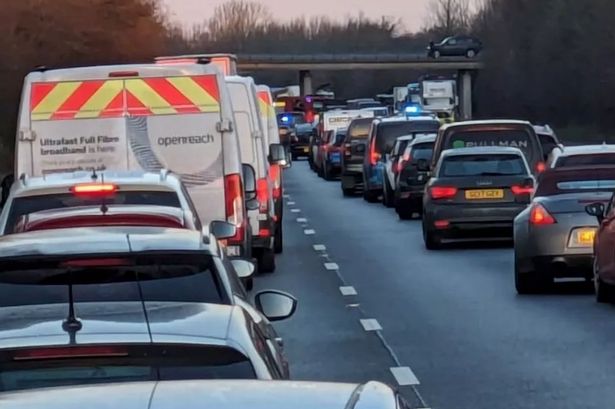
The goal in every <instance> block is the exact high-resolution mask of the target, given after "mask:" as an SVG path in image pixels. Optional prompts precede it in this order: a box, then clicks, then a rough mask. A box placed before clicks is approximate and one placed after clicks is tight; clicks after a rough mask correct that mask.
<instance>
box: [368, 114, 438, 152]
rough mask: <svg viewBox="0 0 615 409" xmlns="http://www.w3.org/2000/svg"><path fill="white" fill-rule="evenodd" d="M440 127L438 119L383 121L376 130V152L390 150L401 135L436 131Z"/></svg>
mask: <svg viewBox="0 0 615 409" xmlns="http://www.w3.org/2000/svg"><path fill="white" fill-rule="evenodd" d="M439 127H440V122H438V121H400V122H381V123H379V124H378V128H377V131H376V152H378V153H383V152H390V151H391V149H392V148H393V145H394V144H395V140H396V139H397V138H399V137H400V136H403V135H411V134H415V133H417V132H421V131H423V132H424V131H433V132H436V131H437V130H438V128H439Z"/></svg>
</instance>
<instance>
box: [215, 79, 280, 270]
mask: <svg viewBox="0 0 615 409" xmlns="http://www.w3.org/2000/svg"><path fill="white" fill-rule="evenodd" d="M225 78H226V84H227V86H228V90H229V93H230V95H231V101H232V106H233V112H234V114H235V124H236V128H237V135H238V136H239V147H240V150H241V160H242V161H243V163H246V164H249V165H251V166H252V167H253V168H254V170H255V172H256V178H257V184H256V185H257V186H256V191H257V192H256V197H257V202H258V206H250V207H249V208H248V218H249V220H250V226H251V227H252V253H253V255H254V256H255V257H256V258H257V260H258V268H259V271H261V272H271V271H274V270H275V254H274V242H273V233H274V228H275V222H274V219H275V214H274V205H273V186H272V184H271V182H270V180H269V162H268V155H267V150H268V149H267V146H266V145H265V135H264V132H263V129H262V126H261V117H260V113H259V107H258V102H257V96H256V86H255V84H254V80H253V79H252V78H250V77H240V76H227V77H225Z"/></svg>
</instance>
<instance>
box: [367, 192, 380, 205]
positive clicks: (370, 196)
mask: <svg viewBox="0 0 615 409" xmlns="http://www.w3.org/2000/svg"><path fill="white" fill-rule="evenodd" d="M378 197H379V195H378V192H374V191H373V190H367V189H363V200H365V201H366V202H368V203H376V202H377V201H378Z"/></svg>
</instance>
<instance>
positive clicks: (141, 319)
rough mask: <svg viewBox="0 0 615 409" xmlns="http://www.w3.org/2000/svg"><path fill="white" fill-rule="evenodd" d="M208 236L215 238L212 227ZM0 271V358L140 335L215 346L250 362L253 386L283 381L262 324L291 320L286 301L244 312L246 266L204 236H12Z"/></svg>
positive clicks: (260, 299)
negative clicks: (270, 380) (12, 352)
mask: <svg viewBox="0 0 615 409" xmlns="http://www.w3.org/2000/svg"><path fill="white" fill-rule="evenodd" d="M222 223H224V222H222ZM225 224H226V223H225ZM211 228H212V231H216V230H220V227H218V226H217V225H216V223H214V224H212V227H211ZM0 271H2V273H0V354H3V353H4V352H2V351H3V350H4V351H5V352H6V350H7V349H11V348H22V349H24V348H25V349H36V348H38V347H45V348H56V347H59V346H62V345H76V346H88V347H89V346H92V345H94V346H97V347H99V346H104V345H108V344H114V343H122V344H126V346H131V345H133V344H134V343H135V342H137V343H141V342H143V338H142V336H141V335H139V334H140V331H142V329H143V328H146V330H147V331H149V332H150V336H149V338H148V339H149V342H150V343H153V344H157V343H164V342H171V341H165V340H166V339H170V338H165V337H168V336H172V338H173V341H172V342H174V343H186V345H187V347H188V346H191V345H192V344H195V345H197V346H199V345H201V346H202V345H209V344H210V343H211V342H213V341H212V340H214V339H215V340H217V341H216V342H222V343H223V345H226V346H228V347H234V348H238V349H239V351H240V352H241V353H242V354H244V355H245V356H246V357H248V358H249V360H250V361H253V362H252V364H251V365H253V366H254V371H255V373H256V376H257V377H259V378H262V377H265V378H266V379H267V378H268V377H270V378H287V377H288V376H289V371H288V364H287V361H286V359H285V357H284V355H283V351H282V341H281V339H280V338H279V337H278V336H277V334H276V333H275V331H274V329H273V327H272V326H271V324H270V321H275V320H280V319H285V318H287V317H289V316H291V315H292V314H293V313H294V310H295V308H296V300H295V299H294V298H292V296H289V295H287V294H284V293H280V292H276V291H271V290H270V291H264V292H261V293H258V294H256V296H255V302H256V307H254V306H252V304H251V303H250V302H249V301H248V298H247V295H246V293H245V290H244V288H243V285H242V284H241V282H240V278H239V277H243V278H246V277H249V275H250V274H251V273H252V272H253V266H251V265H250V263H248V262H246V261H244V260H231V259H229V258H227V257H225V256H224V254H223V252H222V251H221V249H220V247H219V245H218V244H217V240H215V238H213V236H211V235H210V236H207V237H206V238H205V239H204V238H203V236H202V235H201V233H200V232H197V231H190V230H185V229H168V228H159V227H150V228H147V227H104V228H71V229H57V230H44V231H35V232H30V233H21V234H12V235H7V236H4V237H1V238H0ZM160 311H164V312H165V320H166V321H164V322H165V324H164V328H163V326H160V327H159V328H163V329H164V331H162V332H161V333H160V336H161V337H160V338H156V337H154V336H153V335H154V331H153V330H154V326H155V325H158V323H157V322H156V323H155V322H153V321H152V319H153V318H156V317H158V316H159V315H158V313H159V312H160ZM173 314H176V315H175V316H174V315H173ZM129 317H130V318H129ZM126 320H127V322H125V321H126ZM72 322H77V324H75V327H76V328H77V330H76V331H74V333H73V332H71V328H73V327H72V326H71V325H72ZM86 324H87V325H86ZM56 327H57V328H56ZM226 327H228V329H224V328H226ZM224 331H226V333H225V332H224ZM246 334H247V335H246ZM182 337H183V338H184V339H183V340H182ZM147 347H148V348H149V347H150V346H149V344H148V346H147ZM154 347H156V348H157V346H155V345H154V346H152V348H154ZM254 351H256V354H255V352H254ZM10 361H11V362H13V361H14V362H17V361H15V360H14V359H12V358H11V359H10ZM263 362H265V363H264V364H263ZM0 365H3V368H5V366H4V364H0ZM263 365H264V366H263ZM265 369H266V370H267V371H268V372H267V373H268V374H269V375H266V374H265V372H264V371H265ZM264 374H265V375H264Z"/></svg>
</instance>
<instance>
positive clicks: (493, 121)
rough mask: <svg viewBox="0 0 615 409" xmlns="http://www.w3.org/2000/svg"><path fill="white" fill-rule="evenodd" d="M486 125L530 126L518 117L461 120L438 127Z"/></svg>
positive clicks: (443, 128) (443, 129)
mask: <svg viewBox="0 0 615 409" xmlns="http://www.w3.org/2000/svg"><path fill="white" fill-rule="evenodd" d="M483 125H485V126H487V125H526V126H529V127H531V128H532V129H534V128H533V127H532V124H530V123H529V122H528V121H520V120H518V119H489V120H480V121H462V122H453V123H450V124H444V125H442V127H441V128H440V130H441V131H446V130H447V129H450V128H459V127H464V126H483Z"/></svg>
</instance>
